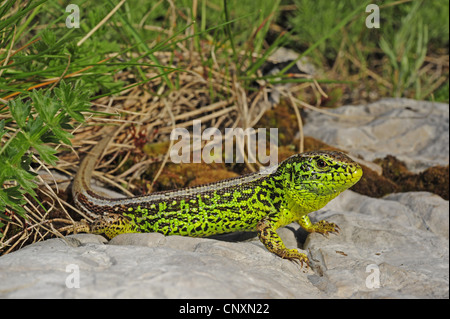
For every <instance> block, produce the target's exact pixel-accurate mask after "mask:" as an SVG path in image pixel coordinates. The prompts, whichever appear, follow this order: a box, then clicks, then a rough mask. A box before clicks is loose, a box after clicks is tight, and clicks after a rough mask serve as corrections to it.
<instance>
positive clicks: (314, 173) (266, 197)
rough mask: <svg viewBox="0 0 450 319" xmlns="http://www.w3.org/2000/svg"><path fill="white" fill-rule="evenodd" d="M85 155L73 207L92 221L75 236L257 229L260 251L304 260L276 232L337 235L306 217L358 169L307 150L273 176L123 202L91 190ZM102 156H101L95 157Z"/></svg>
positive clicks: (339, 156) (341, 158) (338, 156)
mask: <svg viewBox="0 0 450 319" xmlns="http://www.w3.org/2000/svg"><path fill="white" fill-rule="evenodd" d="M100 144H102V143H101V142H100V143H99V144H98V145H97V150H96V149H95V148H94V150H93V151H92V152H91V155H89V156H88V157H89V158H86V160H85V161H84V162H83V163H82V165H81V166H80V170H79V172H78V175H77V177H76V178H75V181H74V187H73V195H74V200H75V202H76V204H77V206H78V207H80V208H81V209H83V210H84V211H85V212H86V213H87V214H89V216H91V217H92V218H93V219H94V222H93V223H91V224H87V223H80V224H79V225H78V226H76V230H77V231H86V232H90V233H99V234H105V235H106V236H107V237H109V238H112V237H114V236H116V235H118V234H121V233H131V232H158V233H162V234H164V235H181V236H191V237H205V236H210V235H215V234H222V233H230V232H236V231H257V232H258V235H259V238H260V240H261V242H262V243H263V244H264V245H265V247H266V248H267V249H268V250H269V251H271V252H273V253H275V254H277V255H278V256H280V257H282V258H286V259H290V260H295V261H299V262H300V263H303V262H306V263H308V258H307V257H306V255H305V254H302V253H299V252H298V251H297V250H296V249H287V248H286V247H285V245H284V244H283V242H282V241H281V239H280V237H279V236H278V234H277V232H276V230H277V229H278V228H280V227H283V226H285V225H287V224H289V223H292V222H297V223H299V224H300V225H301V226H302V227H303V228H304V229H306V230H307V231H308V232H319V233H324V234H327V233H329V232H334V231H337V230H338V227H337V225H335V224H334V223H329V222H326V221H320V222H318V223H315V224H313V223H311V221H310V219H309V217H308V214H309V213H311V212H313V211H316V210H318V209H320V208H322V207H323V206H325V205H326V204H327V203H328V202H329V201H330V200H332V199H333V198H335V197H336V196H338V195H339V194H340V193H341V192H343V191H344V190H346V189H347V188H349V187H351V186H352V185H354V184H355V183H356V182H358V180H359V179H360V178H361V176H362V170H361V167H360V166H359V165H358V164H357V163H355V162H354V161H353V160H351V159H350V158H349V157H348V156H346V155H344V154H343V153H340V152H325V151H322V152H308V153H302V154H297V155H294V156H291V157H290V158H288V159H287V160H285V161H283V162H282V163H281V164H280V165H278V167H277V168H276V169H273V170H272V172H271V173H253V174H250V175H245V176H241V177H237V178H233V179H229V180H224V181H219V182H217V183H213V184H208V185H203V186H198V187H191V188H185V189H181V190H173V191H166V192H158V193H153V194H151V195H146V196H138V197H132V198H124V199H110V198H104V197H101V196H98V195H96V194H95V193H94V192H93V191H92V190H91V188H90V186H89V180H90V177H91V173H92V169H91V166H92V165H93V163H95V160H96V154H99V149H101V148H102V147H104V146H102V145H100ZM100 153H101V152H100Z"/></svg>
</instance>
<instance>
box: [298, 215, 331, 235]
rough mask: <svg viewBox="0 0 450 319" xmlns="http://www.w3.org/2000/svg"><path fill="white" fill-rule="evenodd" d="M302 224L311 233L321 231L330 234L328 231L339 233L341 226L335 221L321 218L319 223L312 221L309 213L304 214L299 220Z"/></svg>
mask: <svg viewBox="0 0 450 319" xmlns="http://www.w3.org/2000/svg"><path fill="white" fill-rule="evenodd" d="M298 223H299V224H300V226H302V227H303V228H304V229H305V230H306V231H307V232H309V233H321V234H324V235H328V233H333V232H336V233H339V226H338V225H336V224H335V223H330V222H327V221H326V220H321V221H319V222H317V223H314V224H313V223H312V222H311V220H310V219H309V217H308V215H303V216H302V217H300V219H299V220H298Z"/></svg>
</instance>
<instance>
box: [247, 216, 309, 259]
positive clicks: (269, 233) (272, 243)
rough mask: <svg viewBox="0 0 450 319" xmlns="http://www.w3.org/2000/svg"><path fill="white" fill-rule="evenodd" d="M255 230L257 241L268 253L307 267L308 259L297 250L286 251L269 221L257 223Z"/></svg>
mask: <svg viewBox="0 0 450 319" xmlns="http://www.w3.org/2000/svg"><path fill="white" fill-rule="evenodd" d="M256 230H257V231H258V237H259V240H260V241H261V242H262V243H263V244H264V246H266V248H267V249H268V250H269V251H270V252H272V253H274V254H276V255H278V256H280V257H281V258H284V259H289V260H292V261H295V262H300V265H302V266H303V263H306V267H308V265H309V260H308V257H307V256H306V255H305V254H302V253H299V252H298V250H297V249H287V248H286V246H285V245H284V243H283V241H282V240H281V238H280V236H278V234H277V232H276V229H275V227H274V225H273V224H272V223H271V222H270V221H269V220H267V219H263V220H261V221H260V222H258V225H257V226H256Z"/></svg>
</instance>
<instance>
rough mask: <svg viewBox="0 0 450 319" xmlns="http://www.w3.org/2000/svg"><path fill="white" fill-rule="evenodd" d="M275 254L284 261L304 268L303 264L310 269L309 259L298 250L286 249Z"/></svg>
mask: <svg viewBox="0 0 450 319" xmlns="http://www.w3.org/2000/svg"><path fill="white" fill-rule="evenodd" d="M275 254H277V255H278V256H280V257H281V258H283V259H287V260H290V261H293V262H295V263H297V264H300V266H301V267H303V263H305V264H306V268H308V267H310V264H309V259H308V257H307V256H306V255H305V254H302V253H299V252H298V250H297V249H284V250H282V251H276V252H275Z"/></svg>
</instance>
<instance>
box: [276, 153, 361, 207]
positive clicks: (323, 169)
mask: <svg viewBox="0 0 450 319" xmlns="http://www.w3.org/2000/svg"><path fill="white" fill-rule="evenodd" d="M277 171H278V172H279V173H280V176H283V184H284V185H285V188H286V189H287V191H288V193H289V197H290V198H291V199H292V200H294V201H295V202H296V203H297V204H299V205H301V206H305V205H308V206H310V207H309V208H308V210H309V209H313V210H316V209H319V208H321V207H323V206H324V205H325V204H326V203H327V202H328V201H330V200H331V199H333V198H334V197H336V196H337V195H339V194H340V193H341V192H343V191H344V190H346V189H347V188H349V187H351V186H353V185H354V184H356V183H357V182H358V181H359V180H360V178H361V176H362V173H363V172H362V169H361V166H359V164H358V163H356V162H355V161H353V160H352V159H351V158H350V157H348V156H347V155H345V154H344V153H341V152H335V151H314V152H306V153H301V154H297V155H293V156H291V157H290V158H288V159H287V160H285V161H284V162H282V163H281V164H280V166H279V169H278V170H277Z"/></svg>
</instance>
